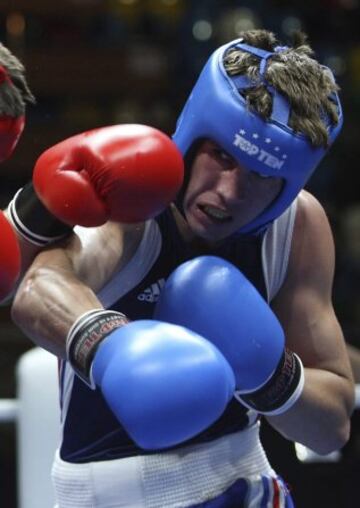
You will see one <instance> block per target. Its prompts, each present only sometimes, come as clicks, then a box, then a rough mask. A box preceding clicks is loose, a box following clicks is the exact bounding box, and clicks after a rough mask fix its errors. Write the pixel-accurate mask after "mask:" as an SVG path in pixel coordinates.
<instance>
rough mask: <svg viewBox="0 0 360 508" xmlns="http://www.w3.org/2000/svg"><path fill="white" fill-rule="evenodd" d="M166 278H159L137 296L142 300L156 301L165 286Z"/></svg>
mask: <svg viewBox="0 0 360 508" xmlns="http://www.w3.org/2000/svg"><path fill="white" fill-rule="evenodd" d="M164 284H165V279H159V280H157V281H156V282H154V284H151V286H150V287H148V288H146V289H145V290H144V292H143V293H140V294H139V295H138V296H137V299H138V300H140V302H148V303H155V302H157V301H158V299H159V295H160V291H161V289H162V288H163V287H164Z"/></svg>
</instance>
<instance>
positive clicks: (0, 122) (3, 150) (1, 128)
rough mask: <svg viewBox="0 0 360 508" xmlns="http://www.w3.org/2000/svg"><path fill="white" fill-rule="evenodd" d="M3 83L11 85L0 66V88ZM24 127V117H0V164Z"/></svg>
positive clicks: (12, 149)
mask: <svg viewBox="0 0 360 508" xmlns="http://www.w3.org/2000/svg"><path fill="white" fill-rule="evenodd" d="M5 81H7V82H10V83H11V80H10V78H9V76H8V74H7V72H6V70H5V69H4V67H3V66H2V65H0V86H1V84H2V83H4V82H5ZM24 126H25V115H20V116H18V117H12V116H8V115H0V162H2V161H4V160H6V159H8V158H9V157H10V155H11V154H12V153H13V151H14V149H15V147H16V145H17V142H18V141H19V138H20V136H21V134H22V131H23V130H24Z"/></svg>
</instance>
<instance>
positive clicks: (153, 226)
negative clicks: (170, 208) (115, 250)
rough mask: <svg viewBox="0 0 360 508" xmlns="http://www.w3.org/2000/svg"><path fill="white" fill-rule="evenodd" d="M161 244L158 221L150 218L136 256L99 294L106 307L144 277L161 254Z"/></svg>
mask: <svg viewBox="0 0 360 508" xmlns="http://www.w3.org/2000/svg"><path fill="white" fill-rule="evenodd" d="M161 245H162V238H161V233H160V228H159V226H158V224H157V222H156V221H155V220H153V219H151V220H148V221H147V222H146V224H145V230H144V234H143V237H142V239H141V242H140V245H139V247H138V248H137V250H136V252H135V254H134V256H133V257H132V258H131V259H130V261H129V262H128V264H127V265H126V266H125V267H123V268H122V269H121V270H120V271H118V272H117V273H116V274H115V275H114V276H113V277H112V279H111V280H110V281H109V282H108V283H107V284H106V285H105V286H104V287H103V288H102V289H101V290H100V291H99V292H98V294H97V297H98V298H99V300H100V301H101V303H102V304H103V306H104V307H105V308H109V307H110V306H111V305H113V304H114V303H115V302H116V301H117V300H119V299H120V298H121V297H122V296H124V295H126V294H127V293H128V292H129V291H131V290H132V289H133V288H134V287H135V286H137V285H138V284H139V283H140V282H141V281H142V280H143V279H144V277H145V276H146V275H147V274H148V273H149V271H150V270H151V268H152V267H153V265H154V263H155V261H156V260H157V258H158V256H159V254H160V250H161Z"/></svg>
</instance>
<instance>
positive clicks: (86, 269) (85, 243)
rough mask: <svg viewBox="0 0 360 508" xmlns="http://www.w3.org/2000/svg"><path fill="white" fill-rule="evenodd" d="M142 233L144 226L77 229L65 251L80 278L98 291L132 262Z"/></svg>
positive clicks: (123, 225) (111, 223)
mask: <svg viewBox="0 0 360 508" xmlns="http://www.w3.org/2000/svg"><path fill="white" fill-rule="evenodd" d="M143 233H144V223H137V224H121V223H119V222H112V221H109V222H106V223H105V224H104V225H102V226H99V227H93V228H85V227H76V228H75V230H74V235H73V236H72V238H71V239H69V240H68V241H67V242H66V246H65V249H66V250H67V252H68V254H69V255H70V257H71V259H72V262H73V265H74V268H75V270H76V272H77V273H78V275H79V277H80V278H81V279H82V280H83V281H86V282H87V283H88V284H89V286H90V287H91V288H92V289H93V290H95V291H97V290H99V289H101V287H103V285H104V284H105V283H106V282H107V281H108V280H109V279H110V278H111V277H112V275H113V274H114V273H115V272H116V271H118V270H121V268H122V267H123V266H125V265H126V264H127V263H128V261H129V260H130V259H131V258H132V256H133V255H134V253H135V252H136V249H137V247H138V246H139V244H140V242H141V239H142V237H143Z"/></svg>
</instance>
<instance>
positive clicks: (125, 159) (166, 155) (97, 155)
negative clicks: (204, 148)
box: [34, 124, 184, 226]
mask: <svg viewBox="0 0 360 508" xmlns="http://www.w3.org/2000/svg"><path fill="white" fill-rule="evenodd" d="M183 171H184V168H183V160H182V156H181V154H180V152H179V150H178V148H177V147H176V145H175V143H173V141H172V140H171V139H170V138H169V137H168V136H166V135H165V134H164V133H162V132H160V131H159V130H157V129H154V128H153V127H148V126H145V125H135V124H134V125H114V126H111V127H104V128H101V129H95V130H92V131H89V132H85V133H83V134H79V135H77V136H74V137H72V138H69V139H67V140H65V141H62V142H61V143H59V144H57V145H55V146H53V147H52V148H50V149H49V150H46V152H44V153H43V154H42V155H41V156H40V158H39V159H38V161H37V162H36V165H35V169H34V187H35V190H36V192H37V194H38V196H39V198H40V200H41V201H42V202H43V204H44V205H45V206H46V207H47V208H48V210H50V211H51V212H52V213H53V214H54V215H55V216H56V217H57V218H59V219H60V220H61V221H63V222H65V223H67V224H70V225H75V224H79V225H82V226H99V225H101V224H103V223H105V222H106V221H107V220H114V221H118V222H127V223H135V222H139V221H143V220H146V219H149V218H151V217H154V216H156V215H158V214H159V213H160V212H162V211H163V210H164V208H165V207H166V206H167V205H168V204H169V203H170V202H171V201H172V200H173V199H174V198H175V196H176V194H177V192H178V190H179V189H180V186H181V184H182V181H183Z"/></svg>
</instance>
